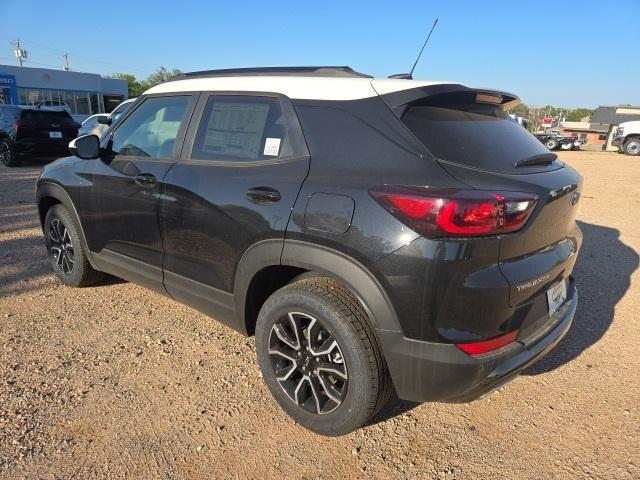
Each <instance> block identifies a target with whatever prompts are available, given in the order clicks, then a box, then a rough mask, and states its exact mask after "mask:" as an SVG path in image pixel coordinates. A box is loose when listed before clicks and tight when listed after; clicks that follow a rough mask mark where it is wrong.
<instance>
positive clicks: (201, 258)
mask: <svg viewBox="0 0 640 480" xmlns="http://www.w3.org/2000/svg"><path fill="white" fill-rule="evenodd" d="M193 117H194V119H199V120H198V121H196V120H194V121H193V122H191V123H192V125H191V126H190V128H189V133H188V135H187V137H188V138H189V141H188V142H186V143H185V147H184V152H183V157H182V158H181V160H180V161H179V162H178V163H176V164H175V166H174V167H173V168H172V169H171V171H170V172H169V173H168V174H167V177H166V178H165V182H164V183H165V185H164V192H163V195H162V200H161V218H162V226H163V237H164V245H165V260H164V281H165V288H166V289H167V291H168V292H169V293H170V294H171V296H172V297H174V298H176V299H177V300H180V301H182V302H184V303H187V304H189V305H192V306H194V307H196V308H198V309H200V310H201V311H204V312H206V313H208V314H210V315H212V316H214V317H216V319H218V320H219V321H222V322H225V323H232V321H233V320H229V318H230V317H232V315H230V305H229V303H230V302H231V293H232V291H233V282H234V274H235V270H236V268H237V265H238V261H239V260H240V258H241V257H242V254H243V253H244V252H245V251H246V249H247V248H248V247H249V246H251V245H253V244H255V243H256V242H258V241H260V240H265V239H276V240H279V241H283V239H284V233H285V230H286V227H287V222H288V221H289V216H290V213H291V210H292V208H293V205H294V203H295V201H296V198H297V195H298V193H299V191H300V187H301V185H302V182H303V181H304V178H305V177H306V175H307V172H308V169H309V156H308V151H307V149H306V144H305V143H304V139H303V138H302V133H301V131H300V125H299V124H298V121H297V118H296V116H295V113H294V111H293V107H292V106H291V104H290V102H289V100H288V99H285V98H278V97H276V96H268V95H254V96H251V95H219V94H218V95H210V96H206V95H203V96H202V97H201V99H200V102H199V104H198V107H197V108H196V110H195V113H194V116H193ZM232 326H235V325H232Z"/></svg>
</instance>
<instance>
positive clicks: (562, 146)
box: [560, 142, 573, 150]
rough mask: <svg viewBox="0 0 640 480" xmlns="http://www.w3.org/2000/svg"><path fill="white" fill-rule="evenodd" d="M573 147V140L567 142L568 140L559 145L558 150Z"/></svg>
mask: <svg viewBox="0 0 640 480" xmlns="http://www.w3.org/2000/svg"><path fill="white" fill-rule="evenodd" d="M572 149H573V142H571V143H569V142H565V143H563V144H562V145H560V150H572Z"/></svg>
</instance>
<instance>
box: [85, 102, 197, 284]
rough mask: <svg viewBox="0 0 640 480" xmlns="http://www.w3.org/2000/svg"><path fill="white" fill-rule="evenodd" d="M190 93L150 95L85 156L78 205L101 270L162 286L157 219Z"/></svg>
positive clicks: (188, 111)
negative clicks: (97, 154)
mask: <svg viewBox="0 0 640 480" xmlns="http://www.w3.org/2000/svg"><path fill="white" fill-rule="evenodd" d="M195 98H196V97H195V96H194V95H189V94H184V95H181V94H172V95H160V96H150V97H147V98H145V100H144V101H143V102H142V103H140V104H139V105H138V106H137V107H136V108H135V110H133V111H131V112H130V113H129V114H128V115H127V116H126V117H125V118H124V119H123V120H122V121H121V122H119V123H118V124H117V125H115V127H114V129H113V130H111V131H110V132H109V134H108V135H107V137H106V138H104V139H103V140H102V143H101V147H102V149H103V153H102V156H101V158H98V159H96V160H90V161H88V165H87V168H86V169H85V171H84V173H83V176H84V178H85V179H86V181H87V182H88V184H89V186H88V188H84V189H83V192H84V194H83V198H82V201H81V202H80V205H79V208H80V210H81V212H80V217H81V219H82V222H83V227H84V231H85V234H86V238H87V243H88V246H89V249H90V250H91V251H92V252H95V253H97V255H96V258H97V259H98V261H101V262H106V265H105V266H104V267H103V268H105V270H106V271H108V272H110V273H114V274H116V275H118V276H121V277H123V278H127V279H129V280H132V281H136V282H138V283H141V284H143V285H145V286H147V287H150V288H156V289H160V290H162V289H163V287H162V258H163V251H162V239H161V236H160V235H161V233H160V225H159V218H158V205H159V197H160V195H161V192H162V182H163V180H164V177H165V175H166V174H167V172H168V171H169V169H170V168H171V166H172V165H173V164H174V163H175V161H176V159H177V156H178V155H179V153H180V149H181V146H182V142H183V139H184V133H185V131H186V126H187V123H188V119H189V118H190V115H191V112H192V111H193V107H194V105H195Z"/></svg>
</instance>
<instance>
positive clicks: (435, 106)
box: [401, 92, 560, 173]
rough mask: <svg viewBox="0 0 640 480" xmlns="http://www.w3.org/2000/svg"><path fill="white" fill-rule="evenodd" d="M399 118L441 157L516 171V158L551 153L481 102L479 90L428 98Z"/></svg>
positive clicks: (501, 112)
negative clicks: (478, 98)
mask: <svg viewBox="0 0 640 480" xmlns="http://www.w3.org/2000/svg"><path fill="white" fill-rule="evenodd" d="M401 120H402V122H403V123H404V124H405V125H406V126H407V128H409V130H411V132H412V133H413V134H414V135H415V136H416V137H417V138H418V140H420V141H421V142H422V143H423V144H424V146H425V147H427V149H428V150H429V151H430V152H431V153H432V154H433V155H434V156H435V157H437V158H438V159H441V160H445V161H448V162H452V163H457V164H462V165H466V166H471V167H474V168H480V169H483V170H489V171H496V172H512V173H513V172H515V171H517V170H516V169H515V167H514V164H515V163H516V162H518V161H520V160H524V159H527V158H530V157H532V156H534V155H540V154H544V153H549V151H548V150H547V149H546V148H545V147H544V146H543V145H542V144H541V143H540V142H539V141H538V140H537V139H536V138H535V137H534V136H533V135H531V134H530V133H529V132H527V130H526V129H525V128H523V127H522V126H520V125H519V124H518V123H516V122H514V121H513V120H512V119H511V118H510V117H509V115H508V114H507V113H505V112H504V111H502V110H501V109H500V108H499V107H497V106H495V105H492V104H489V103H480V102H477V101H476V93H475V92H461V93H453V94H451V93H448V94H442V95H434V96H430V97H426V98H424V99H421V100H419V101H417V102H413V103H412V104H410V105H409V106H408V107H407V108H406V109H405V111H404V113H403V115H402V117H401ZM559 165H560V164H559V162H554V164H551V165H546V166H541V167H538V168H536V170H538V171H540V170H549V169H555V168H558V166H559ZM518 170H521V169H518ZM518 173H520V172H518ZM522 173H525V172H522Z"/></svg>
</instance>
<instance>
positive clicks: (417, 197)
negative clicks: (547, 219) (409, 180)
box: [370, 186, 538, 238]
mask: <svg viewBox="0 0 640 480" xmlns="http://www.w3.org/2000/svg"><path fill="white" fill-rule="evenodd" d="M370 194H371V196H373V198H375V199H376V200H377V201H378V203H380V204H381V205H382V206H383V207H384V208H385V209H387V210H388V211H389V212H391V213H392V214H393V215H394V216H395V217H397V218H398V219H400V220H401V221H402V222H403V223H405V224H407V225H408V226H409V227H411V228H412V229H413V230H415V231H416V232H418V233H420V234H421V235H423V236H425V237H429V238H438V237H479V236H487V235H497V234H501V233H511V232H515V231H517V230H519V229H520V228H522V227H523V226H524V224H525V223H526V221H527V219H528V218H529V216H530V215H531V212H532V211H533V209H534V207H535V206H536V203H537V201H538V196H537V195H534V194H532V193H522V192H499V193H497V192H490V191H484V190H458V189H442V188H426V187H397V186H384V187H380V188H375V189H372V190H370Z"/></svg>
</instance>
